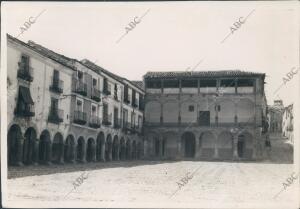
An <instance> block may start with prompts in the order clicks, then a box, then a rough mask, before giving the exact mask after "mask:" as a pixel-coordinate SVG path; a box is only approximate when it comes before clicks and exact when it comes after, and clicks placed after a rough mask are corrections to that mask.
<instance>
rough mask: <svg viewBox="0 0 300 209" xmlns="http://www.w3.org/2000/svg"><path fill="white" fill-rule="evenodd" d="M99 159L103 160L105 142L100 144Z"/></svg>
mask: <svg viewBox="0 0 300 209" xmlns="http://www.w3.org/2000/svg"><path fill="white" fill-rule="evenodd" d="M100 161H102V162H105V143H103V144H101V153H100Z"/></svg>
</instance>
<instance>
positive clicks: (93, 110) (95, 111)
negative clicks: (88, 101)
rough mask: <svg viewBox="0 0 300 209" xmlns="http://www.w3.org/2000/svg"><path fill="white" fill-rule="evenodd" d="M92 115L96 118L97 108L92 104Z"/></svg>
mask: <svg viewBox="0 0 300 209" xmlns="http://www.w3.org/2000/svg"><path fill="white" fill-rule="evenodd" d="M92 115H93V116H96V115H97V106H96V105H93V104H92Z"/></svg>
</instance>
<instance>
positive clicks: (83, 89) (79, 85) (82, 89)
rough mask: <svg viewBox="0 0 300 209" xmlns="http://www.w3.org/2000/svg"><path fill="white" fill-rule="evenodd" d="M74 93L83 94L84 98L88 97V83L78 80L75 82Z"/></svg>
mask: <svg viewBox="0 0 300 209" xmlns="http://www.w3.org/2000/svg"><path fill="white" fill-rule="evenodd" d="M74 91H75V92H76V93H78V94H81V95H83V96H86V95H87V85H86V83H84V82H82V81H79V80H77V81H76V82H75V89H74Z"/></svg>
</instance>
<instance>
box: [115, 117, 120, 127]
mask: <svg viewBox="0 0 300 209" xmlns="http://www.w3.org/2000/svg"><path fill="white" fill-rule="evenodd" d="M114 128H115V129H120V128H121V119H120V118H115V119H114Z"/></svg>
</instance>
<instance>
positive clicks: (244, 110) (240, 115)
mask: <svg viewBox="0 0 300 209" xmlns="http://www.w3.org/2000/svg"><path fill="white" fill-rule="evenodd" d="M254 113H255V111H254V103H253V102H252V101H251V100H250V99H246V98H245V99H240V100H239V101H238V103H237V121H238V123H242V124H243V123H244V124H247V123H252V122H254Z"/></svg>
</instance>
